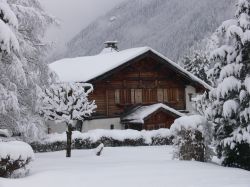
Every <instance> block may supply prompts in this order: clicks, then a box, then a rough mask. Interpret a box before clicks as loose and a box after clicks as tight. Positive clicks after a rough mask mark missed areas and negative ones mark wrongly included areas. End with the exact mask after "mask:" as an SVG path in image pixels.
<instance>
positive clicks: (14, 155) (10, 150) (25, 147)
mask: <svg viewBox="0 0 250 187" xmlns="http://www.w3.org/2000/svg"><path fill="white" fill-rule="evenodd" d="M8 156H10V159H12V160H17V159H19V158H20V159H22V160H27V159H28V158H31V159H32V160H33V159H34V158H35V157H34V152H33V150H32V148H31V146H30V145H29V144H27V143H24V142H21V141H11V142H0V158H7V157H8Z"/></svg>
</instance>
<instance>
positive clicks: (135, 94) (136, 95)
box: [131, 89, 142, 104]
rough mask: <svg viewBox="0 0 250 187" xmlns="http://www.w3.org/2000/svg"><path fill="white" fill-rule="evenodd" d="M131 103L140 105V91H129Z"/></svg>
mask: <svg viewBox="0 0 250 187" xmlns="http://www.w3.org/2000/svg"><path fill="white" fill-rule="evenodd" d="M131 103H133V104H135V103H142V89H131Z"/></svg>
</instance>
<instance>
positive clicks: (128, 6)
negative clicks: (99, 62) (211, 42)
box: [63, 0, 235, 60]
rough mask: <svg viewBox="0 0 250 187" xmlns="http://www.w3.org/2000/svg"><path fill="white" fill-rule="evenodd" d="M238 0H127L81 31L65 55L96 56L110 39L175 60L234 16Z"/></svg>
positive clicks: (69, 45)
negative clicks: (142, 47)
mask: <svg viewBox="0 0 250 187" xmlns="http://www.w3.org/2000/svg"><path fill="white" fill-rule="evenodd" d="M234 4H235V0H146V1H145V0H133V1H132V0H127V1H125V2H124V3H122V4H121V5H120V6H118V7H116V8H114V9H113V10H111V11H110V12H109V13H107V14H106V15H105V16H103V17H101V18H99V19H97V20H96V21H94V22H93V23H92V24H91V25H89V26H88V27H87V28H85V29H83V30H82V31H81V32H80V33H79V34H77V35H76V36H75V37H74V38H73V39H72V40H71V41H70V42H69V43H68V46H67V50H66V52H65V53H64V55H63V57H75V56H84V55H94V54H97V53H99V52H100V51H101V50H102V48H103V42H104V41H106V40H118V41H119V49H126V48H130V47H140V46H150V47H152V48H154V49H156V50H157V51H159V52H161V53H163V54H164V55H166V56H168V57H169V58H171V59H172V60H177V59H179V58H180V57H182V56H183V55H184V54H185V52H187V50H188V49H189V48H190V47H192V46H193V45H194V43H196V42H198V41H200V40H202V39H204V38H205V37H207V36H209V35H210V34H211V33H212V32H214V31H215V29H216V28H217V27H218V26H219V25H220V24H221V22H222V21H224V20H226V19H228V18H231V17H232V16H233V12H234V11H233V9H234Z"/></svg>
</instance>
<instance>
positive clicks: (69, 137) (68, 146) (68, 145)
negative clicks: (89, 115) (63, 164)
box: [66, 125, 72, 157]
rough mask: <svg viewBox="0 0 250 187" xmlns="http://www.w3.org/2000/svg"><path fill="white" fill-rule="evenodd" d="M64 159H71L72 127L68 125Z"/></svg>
mask: <svg viewBox="0 0 250 187" xmlns="http://www.w3.org/2000/svg"><path fill="white" fill-rule="evenodd" d="M66 133H67V148H66V157H71V142H72V126H71V125H68V131H67V132H66Z"/></svg>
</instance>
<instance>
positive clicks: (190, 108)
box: [185, 85, 197, 112]
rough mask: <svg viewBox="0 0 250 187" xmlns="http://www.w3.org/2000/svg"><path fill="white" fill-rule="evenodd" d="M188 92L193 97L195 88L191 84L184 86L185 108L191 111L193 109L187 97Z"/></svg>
mask: <svg viewBox="0 0 250 187" xmlns="http://www.w3.org/2000/svg"><path fill="white" fill-rule="evenodd" d="M189 94H192V97H195V96H196V95H197V93H196V90H195V88H194V87H192V86H189V85H188V86H186V88H185V95H186V110H187V111H189V112H192V111H193V110H194V109H193V102H192V101H190V99H189Z"/></svg>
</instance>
